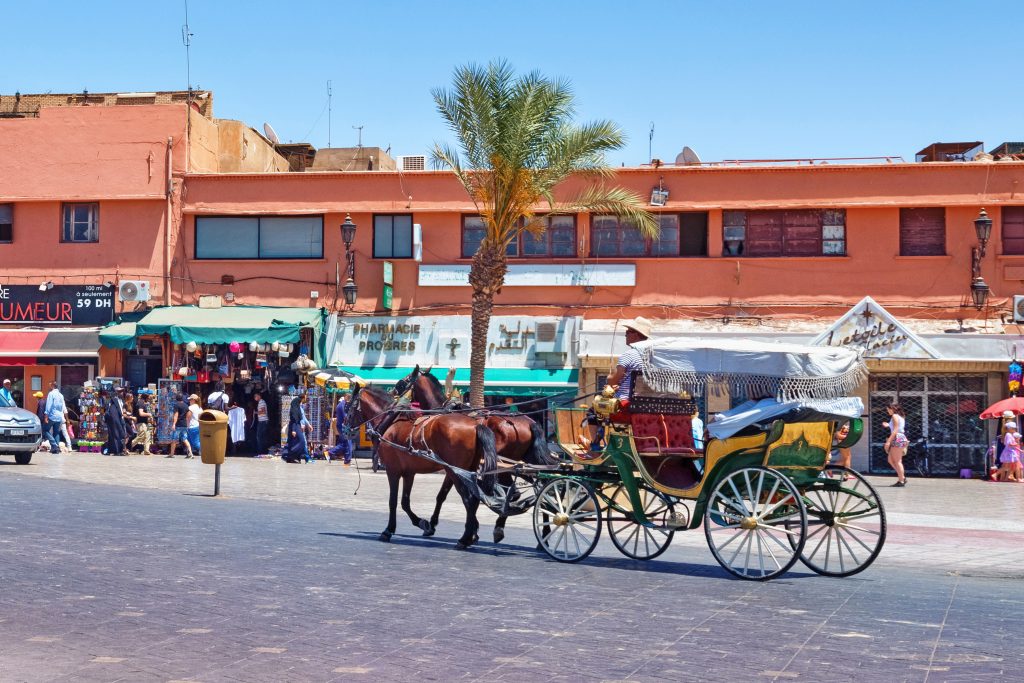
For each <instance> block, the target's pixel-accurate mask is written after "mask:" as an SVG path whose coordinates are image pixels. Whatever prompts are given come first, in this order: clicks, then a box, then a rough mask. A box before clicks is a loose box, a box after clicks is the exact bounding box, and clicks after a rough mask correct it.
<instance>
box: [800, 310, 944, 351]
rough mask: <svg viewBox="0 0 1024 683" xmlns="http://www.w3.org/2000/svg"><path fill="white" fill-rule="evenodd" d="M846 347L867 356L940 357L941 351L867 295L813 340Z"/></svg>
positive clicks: (817, 344)
mask: <svg viewBox="0 0 1024 683" xmlns="http://www.w3.org/2000/svg"><path fill="white" fill-rule="evenodd" d="M811 343H812V344H814V345H816V346H846V347H849V348H853V349H856V350H858V351H860V352H861V353H863V355H864V357H865V358H915V359H927V358H939V357H940V356H939V354H938V353H937V352H936V351H935V349H933V348H932V347H931V345H929V344H928V343H927V342H925V341H924V340H923V339H921V338H920V337H918V336H917V335H916V334H914V333H913V332H911V331H910V330H909V329H907V327H906V326H905V325H903V324H902V323H901V322H900V321H899V320H897V319H896V318H895V317H893V315H892V314H891V313H889V312H888V311H887V310H885V309H884V308H882V306H881V305H880V304H879V303H878V302H876V301H875V300H874V299H872V298H871V297H870V296H866V297H864V298H863V299H861V300H860V302H859V303H857V305H855V306H854V307H853V308H851V309H850V310H849V311H847V312H846V315H844V316H843V317H842V318H840V319H839V320H837V321H836V322H835V324H833V325H832V327H830V328H828V329H827V330H826V331H825V332H823V333H822V334H820V335H818V337H816V338H815V339H814V341H812V342H811Z"/></svg>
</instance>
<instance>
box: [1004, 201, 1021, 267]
mask: <svg viewBox="0 0 1024 683" xmlns="http://www.w3.org/2000/svg"><path fill="white" fill-rule="evenodd" d="M1002 211H1003V253H1004V254H1014V255H1021V254H1024V206H1004V207H1003V210H1002Z"/></svg>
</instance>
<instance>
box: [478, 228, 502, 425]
mask: <svg viewBox="0 0 1024 683" xmlns="http://www.w3.org/2000/svg"><path fill="white" fill-rule="evenodd" d="M507 270H508V266H507V264H506V261H505V252H504V249H503V248H500V247H496V246H495V245H492V244H489V243H487V242H486V241H485V242H484V243H483V244H481V245H480V248H479V249H478V250H477V252H476V254H474V255H473V266H472V268H471V269H470V272H469V284H470V286H472V287H473V317H472V322H471V325H470V329H471V334H472V337H471V341H470V352H469V404H470V405H471V406H473V407H474V408H483V407H484V368H485V367H486V365H487V329H488V328H489V327H490V324H491V311H492V310H493V308H494V295H495V294H497V293H498V291H500V290H501V285H502V283H503V282H504V281H505V272H506V271H507Z"/></svg>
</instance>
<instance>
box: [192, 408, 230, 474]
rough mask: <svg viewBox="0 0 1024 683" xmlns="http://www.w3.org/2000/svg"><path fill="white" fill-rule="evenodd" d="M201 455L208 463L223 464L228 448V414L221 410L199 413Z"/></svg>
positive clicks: (204, 461) (205, 462)
mask: <svg viewBox="0 0 1024 683" xmlns="http://www.w3.org/2000/svg"><path fill="white" fill-rule="evenodd" d="M199 445H200V455H201V457H202V458H203V463H204V464H206V465H223V464H224V454H225V453H227V450H228V415H227V413H222V412H221V411H219V410H204V411H203V412H201V413H199Z"/></svg>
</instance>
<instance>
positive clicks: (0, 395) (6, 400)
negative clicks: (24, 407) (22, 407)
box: [0, 379, 18, 408]
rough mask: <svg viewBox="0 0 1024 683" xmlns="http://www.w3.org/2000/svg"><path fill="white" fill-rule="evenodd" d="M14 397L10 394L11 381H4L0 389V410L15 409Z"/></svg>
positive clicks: (16, 405)
mask: <svg viewBox="0 0 1024 683" xmlns="http://www.w3.org/2000/svg"><path fill="white" fill-rule="evenodd" d="M17 407H18V404H17V403H15V402H14V396H13V395H12V394H11V380H9V379H5V380H4V385H3V388H0V408H17Z"/></svg>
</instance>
